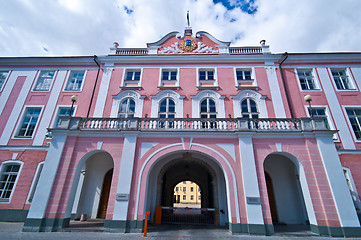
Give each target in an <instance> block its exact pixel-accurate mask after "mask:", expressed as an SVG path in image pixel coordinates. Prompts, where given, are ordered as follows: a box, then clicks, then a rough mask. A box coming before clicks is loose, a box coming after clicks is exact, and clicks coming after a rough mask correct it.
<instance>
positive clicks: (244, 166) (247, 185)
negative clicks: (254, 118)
mask: <svg viewBox="0 0 361 240" xmlns="http://www.w3.org/2000/svg"><path fill="white" fill-rule="evenodd" d="M238 141H239V152H240V155H241V171H242V178H243V179H242V181H243V189H244V197H245V199H244V200H245V202H246V211H247V222H248V224H264V222H263V214H262V208H261V202H260V201H261V198H260V193H259V188H258V178H257V170H256V163H255V159H254V152H253V145H252V136H240V137H239V138H238ZM247 198H248V199H249V200H259V202H258V203H256V202H254V203H247Z"/></svg>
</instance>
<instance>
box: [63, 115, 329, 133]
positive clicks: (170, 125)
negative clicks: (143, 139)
mask: <svg viewBox="0 0 361 240" xmlns="http://www.w3.org/2000/svg"><path fill="white" fill-rule="evenodd" d="M61 119H62V121H61V125H60V126H58V127H57V128H58V129H70V130H113V131H114V130H138V131H198V132H205V131H218V132H232V131H263V132H264V131H312V130H328V129H327V127H326V125H325V123H324V121H323V118H313V119H311V118H299V119H291V118H259V119H248V118H214V119H209V118H206V119H205V118H78V117H72V118H69V117H62V118H61Z"/></svg>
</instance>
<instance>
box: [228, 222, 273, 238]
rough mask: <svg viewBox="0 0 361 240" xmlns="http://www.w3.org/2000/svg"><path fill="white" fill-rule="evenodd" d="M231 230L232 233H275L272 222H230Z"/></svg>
mask: <svg viewBox="0 0 361 240" xmlns="http://www.w3.org/2000/svg"><path fill="white" fill-rule="evenodd" d="M228 226H229V231H230V232H231V233H232V234H235V235H236V234H243V233H248V234H255V235H271V234H273V233H274V228H273V225H270V224H265V225H263V224H245V223H229V225H228Z"/></svg>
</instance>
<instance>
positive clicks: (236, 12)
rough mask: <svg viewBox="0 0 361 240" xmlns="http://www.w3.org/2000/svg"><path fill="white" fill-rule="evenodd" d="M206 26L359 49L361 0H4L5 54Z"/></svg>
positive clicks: (240, 41)
mask: <svg viewBox="0 0 361 240" xmlns="http://www.w3.org/2000/svg"><path fill="white" fill-rule="evenodd" d="M187 10H189V11H190V24H191V26H192V29H193V33H196V32H197V31H207V32H208V33H210V34H212V35H213V36H214V37H216V38H217V39H219V40H221V41H230V42H231V46H259V42H260V40H262V39H265V40H266V41H267V44H269V45H270V48H271V51H272V52H275V53H280V52H286V51H287V52H335V51H336V52H339V51H361V43H360V39H361V17H360V12H361V0H342V1H341V0H1V1H0V57H1V56H54V55H55V56H57V55H94V54H97V55H106V54H108V53H109V48H110V47H111V46H112V44H113V42H115V41H116V42H118V43H119V47H146V43H147V42H155V41H157V40H159V39H160V38H161V37H163V36H164V35H166V34H167V33H169V32H171V31H179V32H181V33H183V31H184V27H185V26H186V25H187V18H186V13H187Z"/></svg>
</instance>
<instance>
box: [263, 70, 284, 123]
mask: <svg viewBox="0 0 361 240" xmlns="http://www.w3.org/2000/svg"><path fill="white" fill-rule="evenodd" d="M266 73H267V78H268V84H269V87H270V92H271V97H272V104H273V108H274V110H275V115H276V118H285V117H286V112H285V106H284V104H283V100H282V95H281V90H280V85H279V84H278V79H277V74H276V68H275V67H273V66H268V67H266Z"/></svg>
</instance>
